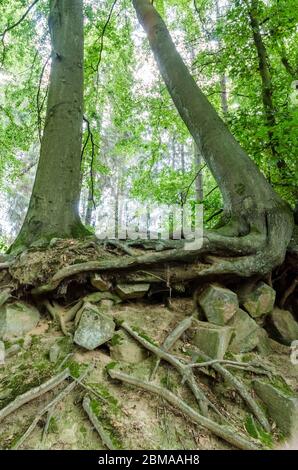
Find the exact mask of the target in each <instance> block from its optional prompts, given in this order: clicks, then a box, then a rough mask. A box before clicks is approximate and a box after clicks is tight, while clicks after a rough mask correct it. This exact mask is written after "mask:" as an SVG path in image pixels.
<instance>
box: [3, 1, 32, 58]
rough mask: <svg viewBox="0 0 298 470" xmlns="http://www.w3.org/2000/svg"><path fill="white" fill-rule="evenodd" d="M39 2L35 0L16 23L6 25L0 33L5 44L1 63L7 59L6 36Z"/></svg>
mask: <svg viewBox="0 0 298 470" xmlns="http://www.w3.org/2000/svg"><path fill="white" fill-rule="evenodd" d="M38 2H39V0H34V1H33V2H32V3H31V5H29V7H28V8H27V10H26V11H25V13H24V14H23V15H22V16H21V17H20V18H19V19H18V21H16V23H13V24H12V25H8V26H7V27H6V29H5V30H4V31H3V32H2V33H0V37H1V41H2V46H3V52H2V60H1V63H2V64H3V63H4V60H5V36H6V34H7V33H8V32H9V31H11V30H12V29H14V28H16V27H17V26H19V24H21V23H22V21H24V19H25V18H26V16H27V15H28V14H29V13H30V11H31V10H32V8H33V7H34V6H35V5H36V4H37V3H38Z"/></svg>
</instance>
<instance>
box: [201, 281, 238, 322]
mask: <svg viewBox="0 0 298 470" xmlns="http://www.w3.org/2000/svg"><path fill="white" fill-rule="evenodd" d="M198 304H199V305H200V307H201V308H202V309H203V312H204V314H205V316H206V318H207V320H208V321H209V322H211V323H215V324H216V325H221V326H223V325H225V324H226V323H227V322H228V321H229V320H230V319H231V318H232V317H233V316H234V315H235V313H236V312H237V310H238V308H239V304H238V298H237V295H236V294H235V293H234V292H232V291H231V290H229V289H225V288H224V287H221V286H219V285H217V284H210V285H209V286H208V287H207V288H206V289H205V290H204V291H203V292H202V293H201V294H200V295H199V297H198Z"/></svg>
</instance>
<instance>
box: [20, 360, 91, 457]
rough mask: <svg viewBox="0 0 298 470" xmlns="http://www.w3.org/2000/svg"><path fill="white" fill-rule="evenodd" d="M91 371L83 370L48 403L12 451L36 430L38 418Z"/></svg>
mask: <svg viewBox="0 0 298 470" xmlns="http://www.w3.org/2000/svg"><path fill="white" fill-rule="evenodd" d="M90 370H91V367H87V369H86V370H84V372H83V373H82V374H81V376H80V377H79V379H77V380H74V381H73V382H71V383H70V384H69V385H67V387H65V388H64V389H63V390H62V391H61V392H60V393H59V394H58V395H57V396H56V397H55V398H54V399H53V400H52V401H51V402H50V403H48V404H47V405H46V406H45V407H44V408H43V409H42V410H41V411H40V412H39V413H38V414H37V415H36V417H35V418H34V420H33V421H32V423H31V424H30V426H29V428H28V429H27V431H26V432H25V433H24V434H23V435H22V436H21V437H20V439H18V441H17V442H16V443H15V444H14V445H13V446H12V449H13V450H16V449H18V448H19V447H20V446H21V445H22V444H23V443H24V442H25V440H26V439H27V437H28V436H30V434H31V433H32V432H33V431H34V429H35V428H36V426H37V424H38V422H39V420H40V418H41V417H42V416H43V415H44V414H45V413H47V412H48V411H49V410H51V409H52V408H53V407H55V406H56V405H57V403H59V401H61V400H63V399H64V398H65V397H66V396H67V395H68V394H69V393H70V392H72V390H73V389H74V388H75V387H76V386H77V385H78V383H79V382H80V381H82V380H84V378H85V377H86V375H87V374H89V372H90Z"/></svg>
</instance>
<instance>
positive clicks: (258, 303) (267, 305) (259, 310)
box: [238, 282, 276, 318]
mask: <svg viewBox="0 0 298 470" xmlns="http://www.w3.org/2000/svg"><path fill="white" fill-rule="evenodd" d="M275 296H276V293H275V290H274V289H272V287H270V286H268V284H265V282H259V283H258V284H257V285H253V284H247V285H246V286H244V287H243V288H241V289H240V290H239V292H238V298H239V302H240V305H242V306H243V308H244V309H245V310H246V311H247V312H248V313H249V314H250V315H251V316H252V317H253V318H259V317H262V316H263V315H266V314H268V313H270V312H272V310H273V307H274V302H275Z"/></svg>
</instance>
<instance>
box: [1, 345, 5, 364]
mask: <svg viewBox="0 0 298 470" xmlns="http://www.w3.org/2000/svg"><path fill="white" fill-rule="evenodd" d="M4 363H5V344H4V343H3V341H0V365H3V364H4Z"/></svg>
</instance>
